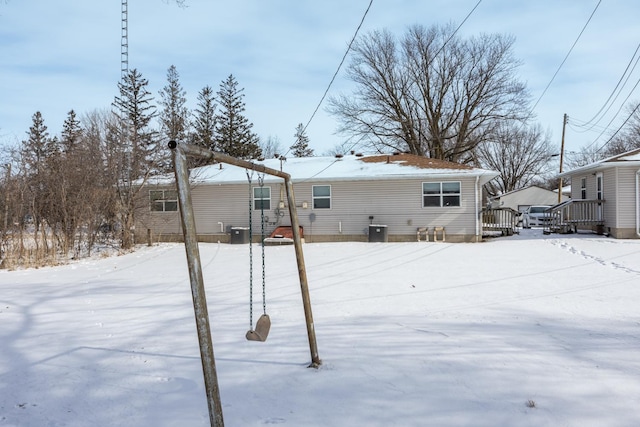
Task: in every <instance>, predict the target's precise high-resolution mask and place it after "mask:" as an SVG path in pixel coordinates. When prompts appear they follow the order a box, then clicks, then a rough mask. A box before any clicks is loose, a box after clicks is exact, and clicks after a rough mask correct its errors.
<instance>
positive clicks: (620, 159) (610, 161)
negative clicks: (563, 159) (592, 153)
mask: <svg viewBox="0 0 640 427" xmlns="http://www.w3.org/2000/svg"><path fill="white" fill-rule="evenodd" d="M635 163H638V164H640V148H636V149H634V150H631V151H627V152H626V153H622V154H616V155H615V156H612V157H608V158H606V159H602V160H599V161H597V162H593V163H590V164H588V165H585V166H581V167H578V168H576V169H573V170H570V171H567V172H564V173H561V174H560V175H559V176H561V177H564V176H568V175H571V174H574V173H577V172H583V171H588V170H592V169H604V168H607V167H613V166H616V165H624V164H635Z"/></svg>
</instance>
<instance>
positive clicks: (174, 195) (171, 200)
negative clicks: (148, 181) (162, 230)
mask: <svg viewBox="0 0 640 427" xmlns="http://www.w3.org/2000/svg"><path fill="white" fill-rule="evenodd" d="M149 206H150V209H151V211H152V212H175V211H177V210H178V192H177V191H175V190H149Z"/></svg>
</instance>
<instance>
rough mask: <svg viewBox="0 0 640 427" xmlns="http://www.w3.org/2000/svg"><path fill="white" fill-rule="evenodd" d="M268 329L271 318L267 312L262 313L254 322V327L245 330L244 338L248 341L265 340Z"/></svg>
mask: <svg viewBox="0 0 640 427" xmlns="http://www.w3.org/2000/svg"><path fill="white" fill-rule="evenodd" d="M269 329H271V319H270V318H269V315H268V314H263V315H262V316H260V318H259V319H258V321H257V322H256V328H255V329H253V330H250V331H248V332H247V335H246V338H247V339H248V340H249V341H266V340H267V336H268V335H269Z"/></svg>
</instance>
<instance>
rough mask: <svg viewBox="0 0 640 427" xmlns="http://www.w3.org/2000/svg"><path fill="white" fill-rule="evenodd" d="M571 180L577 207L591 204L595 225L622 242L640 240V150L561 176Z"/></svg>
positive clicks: (572, 193)
mask: <svg viewBox="0 0 640 427" xmlns="http://www.w3.org/2000/svg"><path fill="white" fill-rule="evenodd" d="M560 176H561V177H563V178H567V177H568V178H570V179H571V198H572V199H573V201H574V202H575V203H583V204H586V203H591V204H593V205H594V206H595V208H594V209H593V210H592V211H590V216H592V217H593V221H599V225H603V226H604V230H603V231H604V232H606V233H608V234H609V235H611V236H613V237H617V238H622V239H630V238H640V149H636V150H632V151H628V152H626V153H623V154H619V155H617V156H613V157H609V158H607V159H604V160H600V161H597V162H594V163H591V164H588V165H586V166H582V167H580V168H577V169H573V170H570V171H567V172H565V173H563V174H561V175H560Z"/></svg>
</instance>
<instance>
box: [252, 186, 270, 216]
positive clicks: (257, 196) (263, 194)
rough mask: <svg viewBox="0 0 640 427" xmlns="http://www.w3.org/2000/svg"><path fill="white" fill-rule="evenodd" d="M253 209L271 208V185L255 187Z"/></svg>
mask: <svg viewBox="0 0 640 427" xmlns="http://www.w3.org/2000/svg"><path fill="white" fill-rule="evenodd" d="M253 209H254V210H257V211H258V210H261V209H264V210H269V209H271V187H253Z"/></svg>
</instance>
